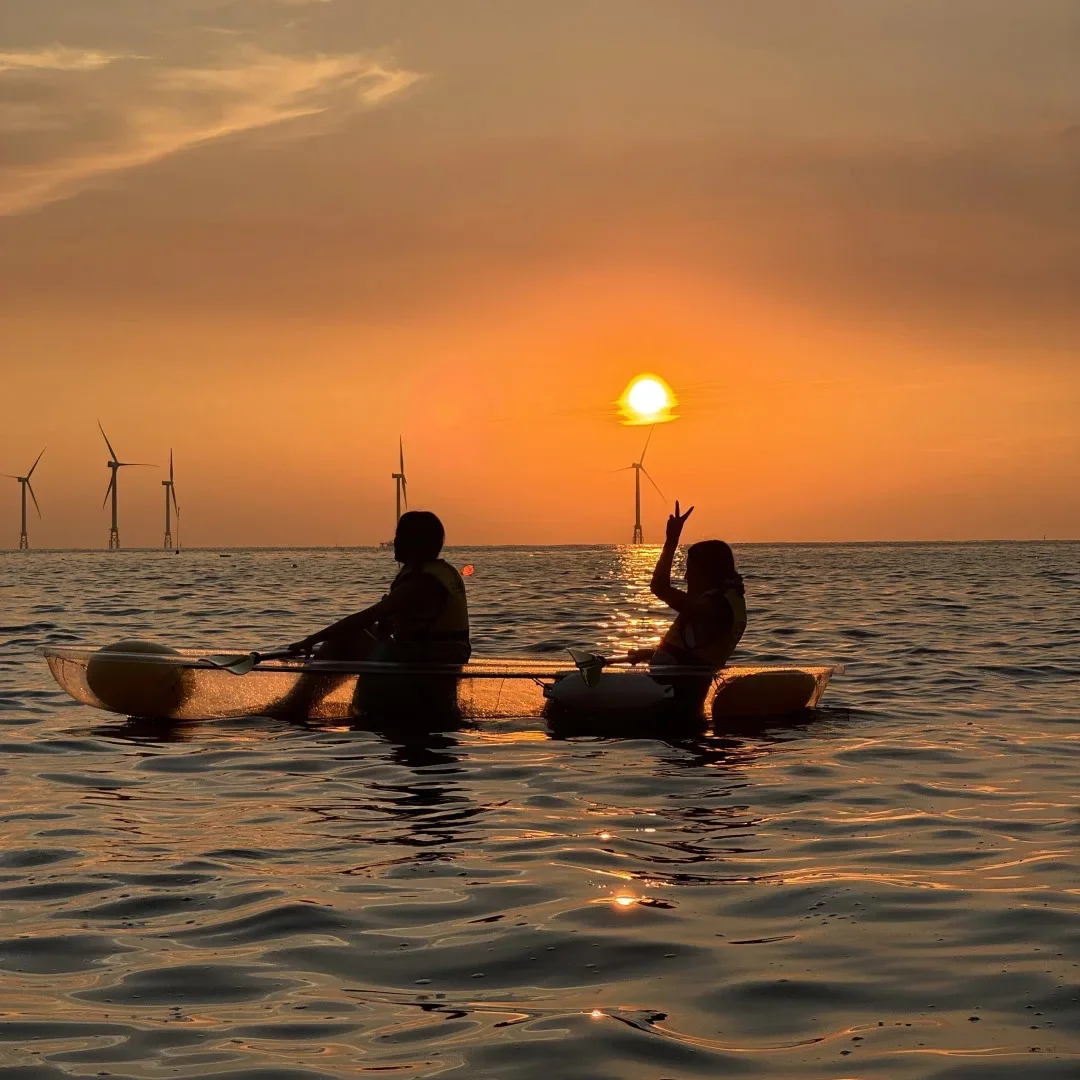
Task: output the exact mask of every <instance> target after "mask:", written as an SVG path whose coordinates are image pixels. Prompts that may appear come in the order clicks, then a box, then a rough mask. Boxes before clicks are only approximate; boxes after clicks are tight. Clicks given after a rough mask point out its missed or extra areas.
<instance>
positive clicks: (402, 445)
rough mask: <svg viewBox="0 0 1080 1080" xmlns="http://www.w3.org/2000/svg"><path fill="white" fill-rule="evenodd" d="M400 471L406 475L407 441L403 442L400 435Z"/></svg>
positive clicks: (398, 442) (398, 441)
mask: <svg viewBox="0 0 1080 1080" xmlns="http://www.w3.org/2000/svg"><path fill="white" fill-rule="evenodd" d="M397 445H398V466H399V467H398V472H400V473H401V475H402V476H403V477H404V475H405V443H404V442H402V439H401V436H400V435H399V436H398V440H397Z"/></svg>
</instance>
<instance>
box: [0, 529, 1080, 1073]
mask: <svg viewBox="0 0 1080 1080" xmlns="http://www.w3.org/2000/svg"><path fill="white" fill-rule="evenodd" d="M737 555H738V560H739V564H740V568H741V569H742V571H743V572H744V574H745V577H746V583H747V596H748V605H749V609H750V626H749V629H748V631H747V634H746V638H745V642H744V645H743V647H742V648H741V649H740V652H739V654H738V656H739V658H740V659H741V660H743V661H744V662H748V663H751V662H768V663H777V662H784V661H789V660H800V661H807V662H813V663H820V662H828V663H837V664H843V665H844V666H845V669H846V671H845V674H844V675H843V676H842V677H839V678H837V679H836V680H835V681H834V683H833V684H832V686H830V688H829V691H828V693H827V695H826V697H825V707H823V708H822V709H821V710H819V711H818V713H817V714H816V715H813V716H807V717H803V718H799V719H798V720H797V721H794V722H790V723H786V724H784V723H779V724H774V725H772V726H770V727H767V728H764V729H761V730H758V731H742V732H740V733H738V734H735V735H731V734H725V733H721V734H718V735H714V736H710V737H708V738H703V739H700V740H697V741H692V742H670V743H668V742H661V741H646V740H637V741H631V740H625V741H620V740H613V739H609V740H598V739H594V738H581V739H568V740H561V741H560V740H555V739H553V738H551V737H550V736H549V734H548V733H547V732H546V731H545V729H544V727H543V724H542V723H541V722H540V721H536V720H531V721H514V720H507V721H500V722H498V723H491V724H485V725H480V726H477V727H475V728H471V729H466V730H462V731H458V732H453V733H448V734H441V735H431V736H430V737H419V736H415V737H413V738H412V739H411V740H410V741H408V742H395V741H394V740H393V739H392V738H388V737H385V736H382V735H376V734H372V733H370V732H365V731H357V730H349V729H348V728H346V727H344V726H325V725H324V726H322V727H317V726H300V725H290V724H288V723H285V722H282V721H275V720H270V719H266V718H259V717H252V718H248V719H244V720H234V721H227V722H214V723H192V724H186V725H180V726H177V725H174V726H162V725H157V726H155V725H153V724H149V723H146V722H142V723H134V722H125V721H124V720H123V719H122V718H119V717H114V716H109V715H106V714H104V713H99V712H95V711H94V710H91V709H88V708H85V707H82V706H79V705H76V704H75V703H74V702H71V701H69V700H68V699H67V698H66V697H65V696H64V695H63V694H62V693H61V692H60V691H59V689H58V688H56V687H55V685H54V684H53V683H52V681H51V679H50V677H49V674H48V671H47V669H46V667H45V664H44V662H43V661H42V660H41V659H40V658H38V657H36V656H35V655H34V654H33V648H34V646H36V645H40V644H44V643H49V642H53V643H75V642H84V641H90V642H95V643H105V642H108V641H113V640H117V639H119V638H125V637H139V638H149V639H154V640H160V641H164V642H167V643H171V644H175V645H185V646H186V645H191V646H199V647H202V646H210V647H213V649H214V650H217V648H218V646H219V645H225V644H228V645H230V646H233V645H241V646H244V647H246V648H250V647H259V646H267V645H273V644H276V643H280V642H282V641H287V640H291V639H295V638H297V637H299V636H302V635H303V634H305V633H307V632H310V631H311V630H313V629H315V628H317V627H319V626H321V625H324V624H326V623H328V622H329V621H331V620H332V619H334V618H336V617H337V616H339V615H341V614H344V613H346V612H348V611H351V610H355V609H356V608H358V607H360V606H362V605H364V604H366V603H368V602H370V601H372V600H374V599H377V598H378V596H379V595H380V594H381V592H382V591H383V590H384V589H385V587H386V583H387V582H388V580H389V579H390V577H391V575H392V573H393V570H394V567H393V564H392V562H391V559H390V556H389V554H388V553H387V552H385V551H364V550H340V551H322V550H321V551H232V552H216V551H185V552H184V553H183V554H181V555H174V554H172V553H167V552H147V551H133V552H120V553H116V554H108V553H104V552H65V553H47V552H45V553H38V552H30V553H16V552H10V553H5V554H3V555H0V613H2V614H0V622H2V624H3V625H2V627H0V634H2V640H3V643H4V648H3V651H2V655H0V721H2V723H3V734H2V747H0V748H2V754H0V770H2V772H3V786H2V789H0V790H2V800H0V810H2V820H3V834H2V836H3V844H2V851H0V1075H2V1076H5V1077H7V1076H10V1077H20V1078H25V1080H38V1078H41V1080H54V1078H61V1077H70V1076H87V1077H93V1076H110V1077H143V1078H147V1077H175V1076H182V1077H196V1076H198V1077H230V1078H235V1080H238V1078H241V1077H243V1078H245V1080H255V1078H266V1080H271V1078H283V1080H290V1078H299V1077H356V1076H361V1075H368V1074H372V1075H392V1076H396V1077H401V1078H403V1080H404V1078H410V1080H411V1078H421V1077H440V1078H443V1077H453V1078H459V1077H460V1078H462V1080H465V1078H468V1080H487V1078H490V1080H533V1078H540V1080H552V1078H554V1077H559V1078H561V1080H585V1078H589V1080H601V1078H605V1080H606V1078H611V1080H638V1078H640V1080H662V1078H670V1080H682V1078H691V1077H717V1076H749V1077H778V1078H779V1077H793V1076H798V1077H806V1078H817V1077H821V1078H837V1077H855V1076H859V1077H862V1076H881V1077H888V1078H891V1080H893V1078H894V1080H906V1078H915V1077H920V1078H923V1077H927V1078H929V1077H935V1078H942V1080H944V1078H949V1080H966V1078H977V1080H989V1078H991V1077H1002V1078H1004V1077H1009V1078H1013V1077H1017V1076H1023V1077H1025V1078H1036V1080H1038V1078H1055V1080H1057V1078H1062V1080H1064V1078H1066V1077H1069V1078H1074V1077H1076V1076H1077V1075H1080V966H1078V965H1080V858H1078V855H1077V847H1078V841H1080V704H1078V692H1080V603H1078V601H1080V545H1076V544H1000V545H999V544H971V545H896V546H892V545H867V546H858V545H855V546H750V547H745V548H741V549H739V550H738V552H737ZM449 557H450V558H451V559H452V560H453V561H454V562H455V563H456V564H458V565H459V566H461V565H465V564H466V563H468V564H472V565H473V566H474V567H475V571H476V572H475V575H474V576H472V577H471V578H470V579H469V585H468V588H469V595H470V604H471V608H472V614H473V623H474V641H475V644H476V650H477V652H478V653H480V654H486V655H524V654H536V655H543V656H547V657H551V656H555V655H560V654H561V652H562V650H563V649H565V648H566V647H567V646H583V647H598V648H601V649H605V650H612V649H617V648H625V647H626V646H628V645H630V644H641V643H648V642H649V641H650V640H651V639H654V638H655V637H656V635H657V634H658V632H659V631H660V629H661V628H662V627H663V625H664V624H665V619H666V617H667V616H666V614H665V612H664V610H663V609H662V607H660V606H658V605H657V604H656V603H655V602H653V601H652V600H651V598H650V596H649V594H648V587H647V586H648V579H649V574H650V571H651V564H652V560H653V559H654V558H655V549H643V548H636V549H635V548H549V549H535V550H534V549H523V548H506V549H472V550H455V551H451V552H450V553H449Z"/></svg>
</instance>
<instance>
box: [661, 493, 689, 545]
mask: <svg viewBox="0 0 1080 1080" xmlns="http://www.w3.org/2000/svg"><path fill="white" fill-rule="evenodd" d="M693 512H694V508H693V507H692V506H691V507H690V509H689V510H687V511H686V513H685V514H680V513H679V504H678V502H676V503H675V513H674V514H672V515H671V517H669V518H668V519H667V540H668V543H669V544H678V542H679V537H680V536H682V531H683V526H684V525H685V524H686V519H687V518H688V517H689V516H690V515H691V514H692V513H693Z"/></svg>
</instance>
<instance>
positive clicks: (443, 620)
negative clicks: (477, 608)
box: [390, 559, 469, 643]
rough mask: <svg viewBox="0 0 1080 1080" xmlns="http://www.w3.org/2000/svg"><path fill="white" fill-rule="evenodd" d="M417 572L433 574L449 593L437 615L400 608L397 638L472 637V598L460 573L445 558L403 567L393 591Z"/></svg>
mask: <svg viewBox="0 0 1080 1080" xmlns="http://www.w3.org/2000/svg"><path fill="white" fill-rule="evenodd" d="M417 574H427V575H428V576H429V577H433V578H434V579H435V580H436V581H437V582H438V583H439V584H440V585H441V586H442V588H443V591H444V592H445V593H446V603H445V604H443V608H442V612H441V613H440V614H439V615H438V616H432V615H430V614H428V613H426V612H416V613H413V612H399V613H398V614H396V615H395V616H394V625H393V636H394V640H395V641H401V642H423V641H461V642H465V643H468V640H469V602H468V599H467V597H466V595H465V582H464V581H462V579H461V575H460V574H459V573H458V572H457V570H455V569H454V567H452V566H451V565H450V564H449V563H448V562H446V561H445V560H443V559H434V560H432V561H431V562H426V563H420V564H419V565H414V566H405V567H402V569H401V571H400V572H399V573H398V575H397V577H396V578H394V580H393V582H392V584H391V585H390V591H391V592H393V591H394V590H395V589H396V588H398V587H399V586H401V585H402V584H404V583H405V582H406V581H408V580H410V579H412V578H413V577H415V575H417Z"/></svg>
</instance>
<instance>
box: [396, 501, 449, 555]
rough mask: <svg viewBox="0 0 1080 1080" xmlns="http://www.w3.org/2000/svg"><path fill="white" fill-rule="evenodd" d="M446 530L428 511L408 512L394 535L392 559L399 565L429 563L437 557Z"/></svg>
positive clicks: (399, 522) (402, 516)
mask: <svg viewBox="0 0 1080 1080" xmlns="http://www.w3.org/2000/svg"><path fill="white" fill-rule="evenodd" d="M445 539H446V530H445V529H443V523H442V522H441V521H440V520H439V519H438V518H437V517H436V516H435V515H434V514H433V513H432V512H431V511H430V510H408V511H406V512H405V513H404V514H402V515H401V520H400V521H398V525H397V532H396V533H395V534H394V558H395V559H397V561H398V562H399V563H422V562H431V561H432V560H433V559H437V558H438V557H439V552H440V551H442V546H443V541H444V540H445Z"/></svg>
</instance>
